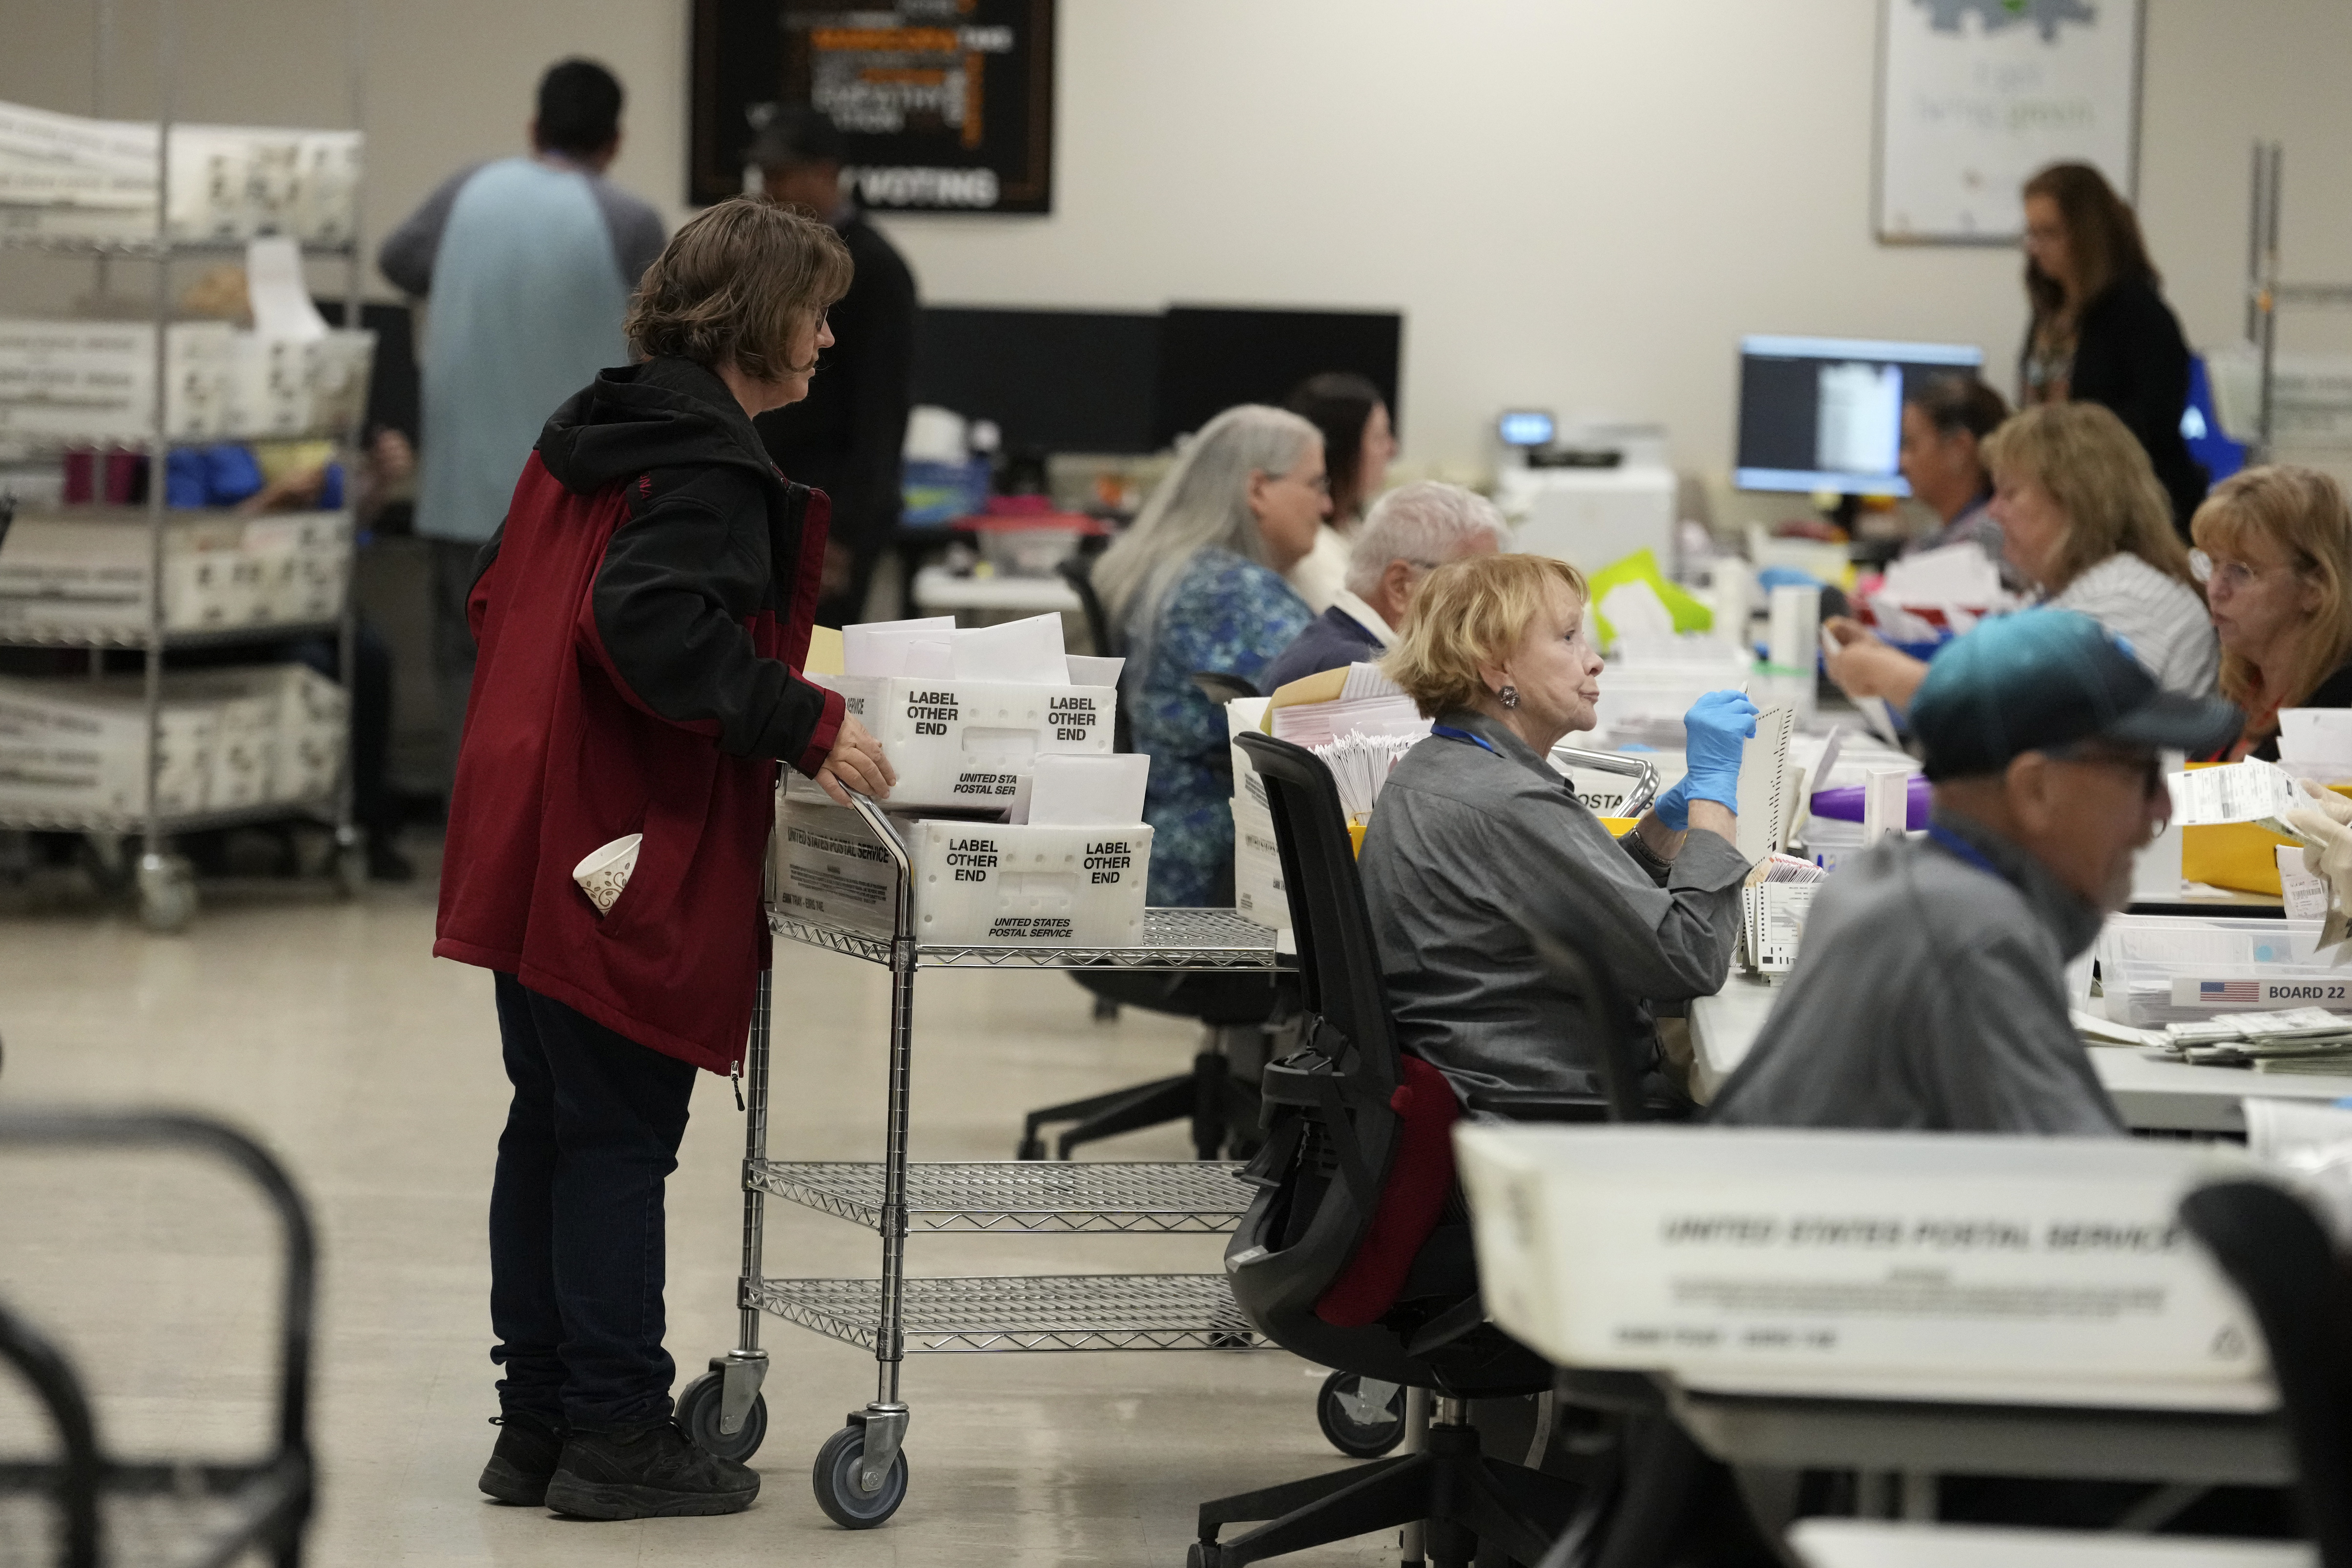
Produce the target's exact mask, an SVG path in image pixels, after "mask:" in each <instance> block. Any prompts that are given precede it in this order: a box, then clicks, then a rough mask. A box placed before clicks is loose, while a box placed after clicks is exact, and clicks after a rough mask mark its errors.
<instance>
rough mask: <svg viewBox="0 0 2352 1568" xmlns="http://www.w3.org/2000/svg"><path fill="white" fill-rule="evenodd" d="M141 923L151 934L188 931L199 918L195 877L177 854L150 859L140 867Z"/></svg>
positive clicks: (144, 861) (192, 871)
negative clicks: (191, 924) (191, 922)
mask: <svg viewBox="0 0 2352 1568" xmlns="http://www.w3.org/2000/svg"><path fill="white" fill-rule="evenodd" d="M138 881H139V923H140V924H142V925H143V926H145V927H146V928H147V929H148V930H149V931H184V930H186V929H187V925H188V922H189V921H192V920H194V919H195V918H196V875H195V872H194V870H192V869H191V868H189V865H188V863H187V862H186V861H185V860H183V859H181V858H179V857H178V856H176V855H172V856H160V855H159V856H149V857H146V858H143V859H142V861H141V862H140V865H139V877H138Z"/></svg>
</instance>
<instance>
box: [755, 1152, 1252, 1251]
mask: <svg viewBox="0 0 2352 1568" xmlns="http://www.w3.org/2000/svg"><path fill="white" fill-rule="evenodd" d="M1241 1170H1242V1167H1241V1165H1240V1164H1239V1163H1237V1162H1231V1161H1222V1160H1217V1161H1210V1160H1197V1161H1185V1162H1181V1163H1172V1162H1163V1163H1112V1162H1103V1163H1095V1162H1091V1161H1089V1162H1087V1163H1072V1162H1069V1161H1064V1160H999V1161H986V1162H976V1163H968V1164H953V1165H944V1164H943V1165H909V1166H908V1167H907V1223H908V1226H910V1227H912V1228H914V1229H916V1230H954V1231H994V1232H1000V1233H1003V1234H1007V1235H1013V1234H1022V1233H1029V1232H1038V1231H1048V1232H1065V1231H1084V1232H1094V1233H1114V1234H1115V1233H1121V1232H1125V1233H1131V1234H1137V1235H1161V1234H1183V1235H1223V1233H1224V1232H1226V1231H1229V1230H1231V1229H1233V1228H1234V1223H1235V1222H1236V1221H1237V1220H1239V1219H1240V1217H1241V1215H1242V1213H1243V1211H1244V1210H1245V1209H1246V1208H1248V1207H1249V1203H1250V1199H1251V1197H1252V1196H1253V1195H1254V1191H1255V1189H1253V1188H1252V1187H1251V1186H1250V1185H1249V1184H1247V1183H1245V1182H1244V1181H1243V1180H1242V1179H1241ZM882 1180H883V1167H882V1166H881V1165H879V1164H872V1163H847V1162H809V1161H801V1162H794V1161H787V1160H752V1161H747V1162H746V1163H745V1165H744V1171H743V1184H744V1186H745V1187H746V1188H748V1189H751V1190H755V1191H759V1192H763V1193H767V1194H772V1195H773V1196H775V1197H780V1198H784V1199H787V1200H789V1201H790V1202H793V1203H796V1204H801V1205H805V1206H807V1207H809V1208H813V1209H816V1210H818V1211H820V1212H822V1213H824V1214H829V1215H833V1216H834V1217H835V1218H836V1219H845V1220H849V1221H852V1222H853V1223H855V1224H857V1225H862V1226H867V1227H869V1228H871V1229H874V1230H876V1231H877V1232H878V1231H879V1230H880V1229H881V1227H882Z"/></svg>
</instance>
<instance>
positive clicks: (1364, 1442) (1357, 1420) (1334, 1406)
mask: <svg viewBox="0 0 2352 1568" xmlns="http://www.w3.org/2000/svg"><path fill="white" fill-rule="evenodd" d="M1364 1381H1365V1380H1364V1379H1363V1377H1362V1376H1360V1374H1358V1373H1352V1372H1335V1373H1332V1374H1331V1375H1330V1376H1328V1377H1327V1378H1325V1379H1324V1380H1323V1386H1322V1388H1321V1389H1320V1390H1319V1391H1318V1393H1317V1394H1316V1395H1315V1424H1316V1425H1317V1426H1320V1427H1322V1428H1323V1436H1326V1437H1328V1438H1329V1439H1331V1447H1335V1448H1337V1449H1339V1452H1341V1453H1343V1454H1345V1455H1347V1456H1348V1458H1351V1459H1377V1458H1380V1457H1381V1455H1382V1454H1385V1453H1388V1452H1389V1451H1390V1450H1391V1449H1393V1448H1394V1447H1396V1446H1397V1445H1398V1444H1399V1443H1401V1442H1402V1441H1403V1440H1404V1385H1403V1384H1396V1383H1390V1384H1380V1383H1375V1384H1373V1385H1372V1390H1371V1394H1369V1395H1368V1394H1366V1392H1365V1390H1364V1386H1363V1385H1364ZM1382 1388H1385V1389H1387V1390H1388V1394H1387V1396H1386V1397H1385V1398H1379V1397H1376V1396H1377V1395H1379V1394H1380V1391H1381V1389H1382Z"/></svg>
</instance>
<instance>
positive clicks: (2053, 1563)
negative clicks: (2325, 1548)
mask: <svg viewBox="0 0 2352 1568" xmlns="http://www.w3.org/2000/svg"><path fill="white" fill-rule="evenodd" d="M1789 1544H1790V1546H1791V1547H1792V1548H1794V1549H1795V1551H1796V1553H1797V1557H1798V1560H1799V1561H1801V1562H1802V1563H1804V1564H1805V1568H1983V1565H1984V1564H1985V1563H2002V1564H2005V1565H2006V1568H2318V1564H2319V1552H2318V1551H2317V1550H2316V1549H2315V1548H2314V1547H2313V1546H2311V1545H2310V1544H2308V1543H2307V1542H2300V1541H2224V1540H2215V1539H2200V1538H2199V1537H2196V1536H2182V1535H2174V1536H2148V1535H2116V1534H2108V1533H2105V1532H2103V1531H2088V1530H2002V1529H1995V1528H1992V1527H1990V1526H1985V1525H1965V1524H1944V1525H1930V1524H1889V1523H1884V1522H1881V1521H1876V1520H1864V1519H1807V1520H1800V1521H1798V1522H1797V1524H1796V1525H1795V1526H1794V1527H1793V1528H1792V1529H1790V1531H1789Z"/></svg>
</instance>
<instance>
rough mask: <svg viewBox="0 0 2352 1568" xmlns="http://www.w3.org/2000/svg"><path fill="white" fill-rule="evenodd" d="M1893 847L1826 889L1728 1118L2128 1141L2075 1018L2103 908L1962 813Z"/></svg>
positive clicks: (1719, 1113) (1728, 1106)
mask: <svg viewBox="0 0 2352 1568" xmlns="http://www.w3.org/2000/svg"><path fill="white" fill-rule="evenodd" d="M1934 820H1935V825H1936V826H1937V828H1939V829H1940V830H1942V832H1943V833H1945V834H1947V835H1948V836H1950V837H1952V838H1954V839H1956V840H1958V842H1959V843H1961V844H1963V845H1965V846H1967V847H1968V848H1969V850H1970V851H1972V852H1973V854H1974V856H1975V857H1976V858H1977V860H1978V862H1979V863H1977V864H1970V862H1969V857H1967V856H1963V855H1960V854H1956V853H1954V852H1953V850H1951V849H1949V848H1948V847H1945V846H1944V845H1942V844H1939V843H1937V842H1935V841H1934V840H1933V839H1925V838H1922V839H1907V840H1898V841H1896V842H1894V843H1890V844H1881V845H1879V846H1878V847H1876V848H1874V849H1872V850H1871V851H1869V852H1868V853H1867V854H1865V855H1864V856H1863V857H1862V858H1860V859H1858V860H1856V861H1855V862H1853V864H1852V865H1850V866H1841V867H1840V868H1838V871H1837V874H1836V875H1835V876H1833V877H1832V878H1831V879H1829V881H1828V882H1827V883H1826V884H1825V885H1824V886H1823V887H1822V893H1821V897H1820V898H1819V899H1818V900H1815V901H1814V904H1813V908H1812V912H1811V915H1810V916H1809V917H1808V918H1807V920H1806V921H1805V941H1804V948H1803V951H1802V952H1801V953H1800V954H1799V956H1798V959H1797V971H1796V973H1794V974H1792V975H1790V977H1789V982H1788V989H1787V990H1786V991H1785V992H1784V993H1783V994H1781V996H1780V1000H1779V1002H1778V1003H1776V1004H1775V1005H1773V1008H1772V1016H1771V1017H1769V1019H1767V1020H1766V1021H1765V1025H1764V1032H1763V1033H1762V1034H1760V1035H1759V1036H1758V1037H1757V1039H1756V1044H1755V1046H1754V1047H1752V1048H1751V1049H1750V1050H1749V1051H1748V1059H1747V1060H1746V1061H1744V1062H1742V1063H1740V1064H1739V1068H1738V1071H1736V1072H1734V1073H1733V1074H1732V1075H1731V1080H1730V1081H1729V1082H1728V1083H1727V1084H1725V1085H1724V1086H1723V1089H1722V1092H1721V1093H1720V1094H1718V1095H1717V1097H1716V1101H1715V1108H1714V1117H1713V1120H1715V1121H1724V1122H1731V1123H1735V1124H1739V1125H1748V1126H1760V1127H1864V1128H1883V1129H1887V1130H1906V1129H1915V1128H1916V1129H1923V1130H1928V1131H1958V1132H2057V1133H2074V1134H2096V1133H2110V1132H2121V1131H2123V1130H2124V1125H2123V1118H2122V1117H2121V1116H2120V1115H2118V1114H2117V1113H2116V1107H2115V1102H2114V1101H2113V1100H2109V1099H2108V1098H2107V1091H2106V1089H2105V1088H2104V1087H2102V1086H2101V1084H2100V1082H2099V1077H2098V1074H2097V1073H2096V1072H2095V1071H2094V1070H2093V1069H2092V1067H2091V1061H2090V1057H2089V1056H2088V1054H2087V1053H2086V1052H2085V1051H2084V1047H2083V1042H2082V1040H2081V1039H2080V1038H2078V1037H2076V1035H2075V1033H2074V1023H2073V1020H2072V1019H2071V1018H2070V1017H2069V1016H2067V1003H2066V978H2065V968H2066V961H2067V960H2068V959H2070V958H2072V957H2073V956H2074V954H2076V953H2078V952H2082V951H2083V950H2084V948H2086V947H2088V946H2089V945H2090V944H2091V942H2092V940H2093V939H2094V938H2095V937H2096V936H2097V935H2098V934H2099V923H2100V916H2099V911H2098V910H2096V909H2095V908H2093V907H2092V906H2091V905H2090V904H2087V903H2085V902H2084V900H2082V899H2080V898H2078V897H2076V896H2075V895H2074V893H2073V892H2071V891H2069V890H2068V889H2066V888H2064V887H2063V886H2062V885H2061V884H2060V883H2059V882H2058V880H2057V879H2056V878H2054V877H2053V876H2052V875H2051V874H2050V873H2049V871H2048V870H2046V869H2044V868H2043V867H2042V863H2041V862H2040V861H2038V860H2036V859H2034V858H2032V856H2031V855H2029V854H2027V853H2026V852H2025V851H2024V850H2023V849H2021V848H2019V847H2017V846H2016V845H2014V844H2012V843H2011V842H2009V841H2008V840H2007V839H2005V838H2002V837H1999V836H1998V835H1996V834H1994V833H1992V832H1991V831H1990V830H1989V829H1986V828H1984V827H1981V826H1978V825H1977V824H1975V823H1973V822H1970V821H1969V820H1968V819H1966V818H1965V817H1961V816H1954V815H1952V814H1951V813H1948V812H1944V811H1938V812H1937V813H1936V816H1935V819H1934Z"/></svg>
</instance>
